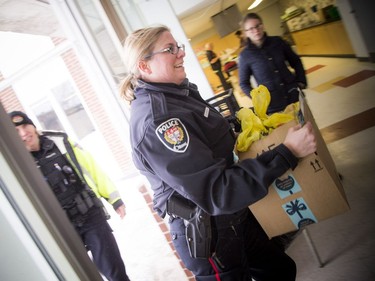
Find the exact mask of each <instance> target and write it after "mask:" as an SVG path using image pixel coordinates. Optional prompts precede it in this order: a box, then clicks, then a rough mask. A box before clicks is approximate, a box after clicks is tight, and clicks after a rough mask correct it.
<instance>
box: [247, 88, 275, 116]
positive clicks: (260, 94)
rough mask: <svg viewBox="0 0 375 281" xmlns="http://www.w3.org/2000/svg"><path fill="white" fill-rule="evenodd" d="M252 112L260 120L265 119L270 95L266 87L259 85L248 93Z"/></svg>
mask: <svg viewBox="0 0 375 281" xmlns="http://www.w3.org/2000/svg"><path fill="white" fill-rule="evenodd" d="M250 95H251V101H252V102H253V106H254V112H255V114H256V115H257V116H259V117H260V118H261V119H264V118H267V109H268V106H269V105H270V102H271V94H270V92H269V91H268V89H267V87H266V86H263V85H259V87H257V88H254V89H252V90H251V92H250Z"/></svg>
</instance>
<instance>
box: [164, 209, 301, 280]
mask: <svg viewBox="0 0 375 281" xmlns="http://www.w3.org/2000/svg"><path fill="white" fill-rule="evenodd" d="M170 226H171V235H172V239H173V244H174V246H175V248H176V250H177V252H178V254H179V255H180V257H181V259H182V261H183V262H184V264H185V266H186V268H188V269H189V270H190V271H192V272H193V274H194V275H195V278H196V280H197V281H219V280H220V281H245V280H246V281H250V280H251V278H253V279H254V280H257V281H275V280H283V281H294V280H295V278H296V265H295V263H294V261H293V260H292V259H291V258H290V257H289V256H288V255H286V254H285V252H284V251H283V250H282V249H280V248H279V247H277V246H276V245H275V244H274V243H273V242H272V241H270V240H269V238H268V236H267V235H266V233H265V232H264V231H263V229H262V227H261V226H260V225H259V223H258V221H257V220H256V219H255V217H254V216H253V215H252V213H251V212H250V211H248V212H247V214H246V219H245V220H243V221H242V222H241V223H239V224H237V225H231V226H228V227H224V228H221V227H220V228H219V227H214V228H213V237H214V240H215V241H214V244H215V246H214V247H215V252H214V254H213V256H212V257H211V258H209V259H193V258H191V257H190V255H189V250H188V248H187V243H186V237H185V225H184V223H183V221H182V220H181V219H174V220H172V221H171V222H170Z"/></svg>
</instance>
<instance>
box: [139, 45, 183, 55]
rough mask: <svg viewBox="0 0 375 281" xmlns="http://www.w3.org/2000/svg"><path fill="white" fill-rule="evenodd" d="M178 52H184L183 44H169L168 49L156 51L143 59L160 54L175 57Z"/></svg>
mask: <svg viewBox="0 0 375 281" xmlns="http://www.w3.org/2000/svg"><path fill="white" fill-rule="evenodd" d="M180 50H182V51H184V52H185V45H184V44H180V43H177V44H176V45H173V44H171V45H170V46H169V47H168V48H164V49H162V50H160V51H156V52H153V53H151V54H149V55H147V56H145V57H144V59H149V58H151V57H152V56H153V55H156V54H162V53H170V54H171V55H177V54H178V52H179V51H180Z"/></svg>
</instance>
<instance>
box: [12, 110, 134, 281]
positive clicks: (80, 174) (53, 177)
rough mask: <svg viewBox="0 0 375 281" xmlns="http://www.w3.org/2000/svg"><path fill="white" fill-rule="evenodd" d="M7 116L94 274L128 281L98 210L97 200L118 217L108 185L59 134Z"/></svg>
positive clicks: (119, 208)
mask: <svg viewBox="0 0 375 281" xmlns="http://www.w3.org/2000/svg"><path fill="white" fill-rule="evenodd" d="M9 116H10V118H11V120H12V122H13V124H14V125H15V126H16V130H17V132H18V134H19V136H20V137H21V139H22V141H23V143H24V144H25V147H26V149H27V150H28V151H30V153H31V154H32V156H33V157H34V160H35V163H36V165H37V166H38V168H39V169H40V171H41V172H42V174H43V175H44V177H45V179H46V180H47V182H48V183H49V185H50V187H51V188H52V190H53V192H54V194H55V195H56V197H57V199H58V201H59V202H60V205H61V207H62V208H63V209H64V210H65V212H66V214H67V216H68V218H69V219H70V221H71V222H72V224H73V226H74V227H75V229H76V230H77V232H78V234H79V235H80V237H81V239H82V241H83V243H84V245H85V246H86V248H87V249H88V250H90V251H91V253H92V256H93V261H94V263H95V265H96V266H97V268H98V270H99V271H100V272H101V273H102V274H103V275H104V276H105V277H106V278H107V279H108V280H110V281H112V280H113V281H129V277H128V276H127V274H126V270H125V265H124V263H123V261H122V258H121V255H120V251H119V248H118V246H117V243H116V240H115V238H114V236H113V234H112V229H111V227H110V225H109V224H108V222H107V216H106V212H104V205H103V203H102V201H101V200H100V199H99V198H98V197H103V198H105V199H106V200H107V201H108V202H109V203H110V204H112V206H113V208H114V209H115V210H116V212H117V213H118V214H119V215H120V217H121V218H123V217H124V216H125V214H126V212H125V205H124V203H123V202H122V200H121V198H120V196H119V193H118V191H117V190H116V188H115V186H114V185H113V183H112V182H111V181H110V180H109V178H108V177H107V176H106V175H105V174H104V173H103V172H102V171H101V170H100V168H99V167H98V166H97V165H96V163H95V161H94V159H93V158H92V156H91V155H90V154H88V153H87V152H86V151H84V150H82V149H81V148H80V147H79V146H77V145H76V144H73V143H72V142H71V141H70V140H69V139H68V136H67V135H66V134H65V133H62V132H41V133H40V134H39V133H38V132H37V130H36V127H35V125H34V123H33V121H32V120H31V119H30V118H29V117H28V116H27V115H26V114H25V113H23V112H21V111H13V112H11V113H9Z"/></svg>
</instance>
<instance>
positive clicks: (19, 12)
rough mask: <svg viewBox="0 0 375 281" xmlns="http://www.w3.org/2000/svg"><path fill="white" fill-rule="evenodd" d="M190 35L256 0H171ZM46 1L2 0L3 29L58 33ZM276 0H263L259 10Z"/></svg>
mask: <svg viewBox="0 0 375 281" xmlns="http://www.w3.org/2000/svg"><path fill="white" fill-rule="evenodd" d="M50 1H51V0H50ZM169 1H170V3H171V5H172V7H173V9H174V11H175V13H176V15H177V17H178V18H179V19H180V21H181V25H182V26H183V28H184V30H185V33H186V35H187V37H189V38H193V37H195V36H197V35H199V34H200V33H202V32H204V31H207V30H209V29H212V28H213V25H212V21H211V16H213V15H215V14H217V13H219V12H220V11H222V10H224V9H226V8H228V7H229V6H231V5H233V4H237V6H238V9H239V10H240V12H241V13H242V14H245V13H246V12H247V7H249V5H250V4H251V3H252V2H253V0H169ZM43 2H45V1H43V0H17V1H14V0H0V30H1V31H13V32H19V33H28V34H36V35H49V36H51V35H57V34H58V33H59V25H58V23H57V22H56V18H55V17H54V16H53V14H51V9H50V6H49V5H48V4H45V3H43ZM274 2H276V0H263V3H262V4H260V5H259V7H258V8H257V9H255V11H257V10H259V9H262V8H264V7H266V6H268V5H270V4H272V3H274Z"/></svg>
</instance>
